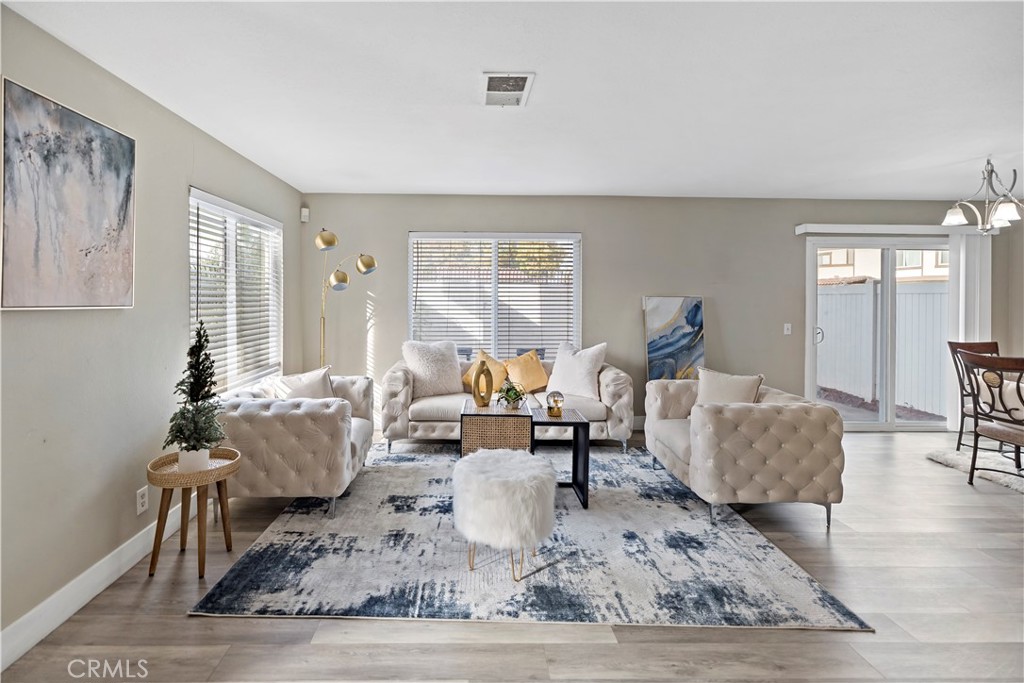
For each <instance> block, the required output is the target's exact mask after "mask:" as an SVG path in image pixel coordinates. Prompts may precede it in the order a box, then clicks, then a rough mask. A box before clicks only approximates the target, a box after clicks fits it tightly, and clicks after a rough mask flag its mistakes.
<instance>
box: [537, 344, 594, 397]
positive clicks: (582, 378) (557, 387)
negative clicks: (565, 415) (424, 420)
mask: <svg viewBox="0 0 1024 683" xmlns="http://www.w3.org/2000/svg"><path fill="white" fill-rule="evenodd" d="M607 350H608V344H607V343H606V342H601V343H600V344H598V345H596V346H591V347H590V348H589V349H577V348H576V347H574V346H573V345H572V344H570V343H569V342H562V343H561V344H559V345H558V356H556V357H555V366H554V367H553V368H552V369H551V378H550V379H549V380H548V391H560V392H562V393H563V394H566V395H568V394H572V395H574V396H585V397H587V398H592V399H594V400H595V401H599V400H601V397H600V396H599V395H598V388H597V373H598V372H600V371H601V366H602V365H604V356H605V352H606V351H607Z"/></svg>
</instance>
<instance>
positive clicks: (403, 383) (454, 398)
mask: <svg viewBox="0 0 1024 683" xmlns="http://www.w3.org/2000/svg"><path fill="white" fill-rule="evenodd" d="M472 364H473V363H472V362H471V361H460V367H459V371H460V372H461V373H463V374H465V373H466V371H467V370H469V368H470V367H471V366H472ZM542 364H543V366H544V371H545V372H546V373H547V374H548V375H549V376H550V375H551V371H552V369H553V368H554V363H553V362H551V361H542ZM412 383H413V377H412V372H411V371H410V370H409V366H408V365H406V364H405V362H404V361H398V362H397V363H395V364H394V365H393V366H392V367H391V368H390V369H389V370H388V371H387V372H386V373H385V374H384V378H383V381H382V386H381V403H382V406H381V427H382V431H383V432H384V437H385V438H387V440H388V449H389V450H390V448H391V442H392V441H396V440H399V439H426V440H457V439H458V438H459V436H460V434H461V431H462V423H461V414H462V404H463V403H464V402H465V401H466V399H468V398H470V395H469V394H468V393H465V394H462V393H460V394H445V395H443V396H428V397H425V398H419V399H416V400H415V401H414V400H413V398H412ZM597 385H598V395H599V397H600V399H601V400H599V401H595V400H593V399H591V398H587V397H584V396H574V395H572V394H569V395H567V396H566V397H565V407H566V408H575V409H576V410H579V411H580V413H581V414H582V415H583V417H585V418H587V419H588V420H589V421H590V438H591V440H598V439H615V440H617V441H619V442H620V443H621V444H622V450H623V452H625V450H626V440H627V439H629V437H630V435H631V434H632V433H633V380H632V378H631V377H630V376H629V375H627V374H626V373H625V372H623V371H622V370H620V369H618V368H616V367H615V366H612V365H608V364H607V363H605V364H604V365H603V366H602V367H601V370H600V371H599V372H598V375H597ZM526 400H527V404H528V405H529V406H530V407H531V408H540V407H541V406H544V405H547V392H546V391H544V390H540V391H535V392H533V393H532V394H527V398H526ZM534 434H535V436H536V438H537V439H538V440H550V441H557V440H567V439H571V438H572V427H555V426H537V427H536V428H535V432H534Z"/></svg>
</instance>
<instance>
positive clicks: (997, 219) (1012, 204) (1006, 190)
mask: <svg viewBox="0 0 1024 683" xmlns="http://www.w3.org/2000/svg"><path fill="white" fill-rule="evenodd" d="M997 184H998V185H999V189H996V185H997ZM1016 184H1017V170H1016V169H1014V171H1013V180H1012V181H1011V182H1010V187H1006V185H1003V181H1002V179H1001V178H1000V177H999V174H998V173H996V169H995V166H993V165H992V159H988V160H987V161H986V162H985V169H984V170H983V171H982V172H981V187H979V188H978V191H977V192H975V193H974V194H972V195H971V196H970V197H968V198H967V199H961V200H960V201H958V202H957V203H956V204H954V205H953V207H952V208H951V209H950V210H949V211H947V212H946V218H945V219H943V221H942V225H944V226H950V225H970V223H971V221H969V220H967V216H966V214H964V207H966V208H968V209H970V210H971V212H972V213H973V214H974V218H975V219H976V220H977V222H978V232H980V233H981V234H982V235H987V234H988V233H989V231H990V230H991V229H992V228H1008V227H1010V221H1019V220H1020V211H1018V208H1022V209H1024V204H1021V202H1020V201H1019V200H1017V199H1015V198H1014V197H1013V195H1011V194H1010V193H1011V192H1013V188H1014V186H1015V185H1016ZM982 190H984V191H985V205H984V206H982V207H981V210H980V211H979V210H978V207H975V206H974V204H972V203H971V200H974V198H975V197H978V199H977V200H976V201H977V202H978V203H979V206H980V202H981V197H979V196H978V195H980V194H981V191H982Z"/></svg>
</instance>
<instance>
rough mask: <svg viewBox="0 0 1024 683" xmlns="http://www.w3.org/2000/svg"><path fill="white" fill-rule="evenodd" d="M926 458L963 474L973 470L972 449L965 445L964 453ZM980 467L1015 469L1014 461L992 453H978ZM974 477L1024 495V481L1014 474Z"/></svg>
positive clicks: (986, 473) (934, 453) (933, 454)
mask: <svg viewBox="0 0 1024 683" xmlns="http://www.w3.org/2000/svg"><path fill="white" fill-rule="evenodd" d="M925 457H926V458H928V459H929V460H934V461H935V462H937V463H939V464H941V465H945V466H946V467H952V468H954V469H958V470H960V471H961V472H969V471H970V469H971V449H970V447H968V446H967V445H964V450H963V451H945V450H943V451H932V452H931V453H929V454H928V455H926V456H925ZM978 467H992V468H995V469H1000V470H1013V469H1014V467H1013V460H1008V459H1007V458H1004V457H1003V456H1001V455H999V454H998V453H993V452H992V451H978ZM974 477H975V479H977V478H978V477H981V478H982V479H988V480H989V481H994V482H995V483H997V484H1002V485H1003V486H1005V487H1006V488H1008V489H1013V490H1014V491H1018V492H1020V493H1024V479H1021V478H1020V477H1015V476H1013V475H1012V474H1003V473H1001V472H989V471H987V470H981V471H975V473H974ZM964 481H967V476H966V475H965V476H964Z"/></svg>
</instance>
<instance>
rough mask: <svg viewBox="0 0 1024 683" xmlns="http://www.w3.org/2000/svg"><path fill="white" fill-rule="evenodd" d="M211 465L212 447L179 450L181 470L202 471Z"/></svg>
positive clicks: (179, 466) (179, 469)
mask: <svg viewBox="0 0 1024 683" xmlns="http://www.w3.org/2000/svg"><path fill="white" fill-rule="evenodd" d="M209 466H210V449H209V448H204V449H202V450H199V451H178V471H179V472H202V471H203V470H206V469H208V468H209Z"/></svg>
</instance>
